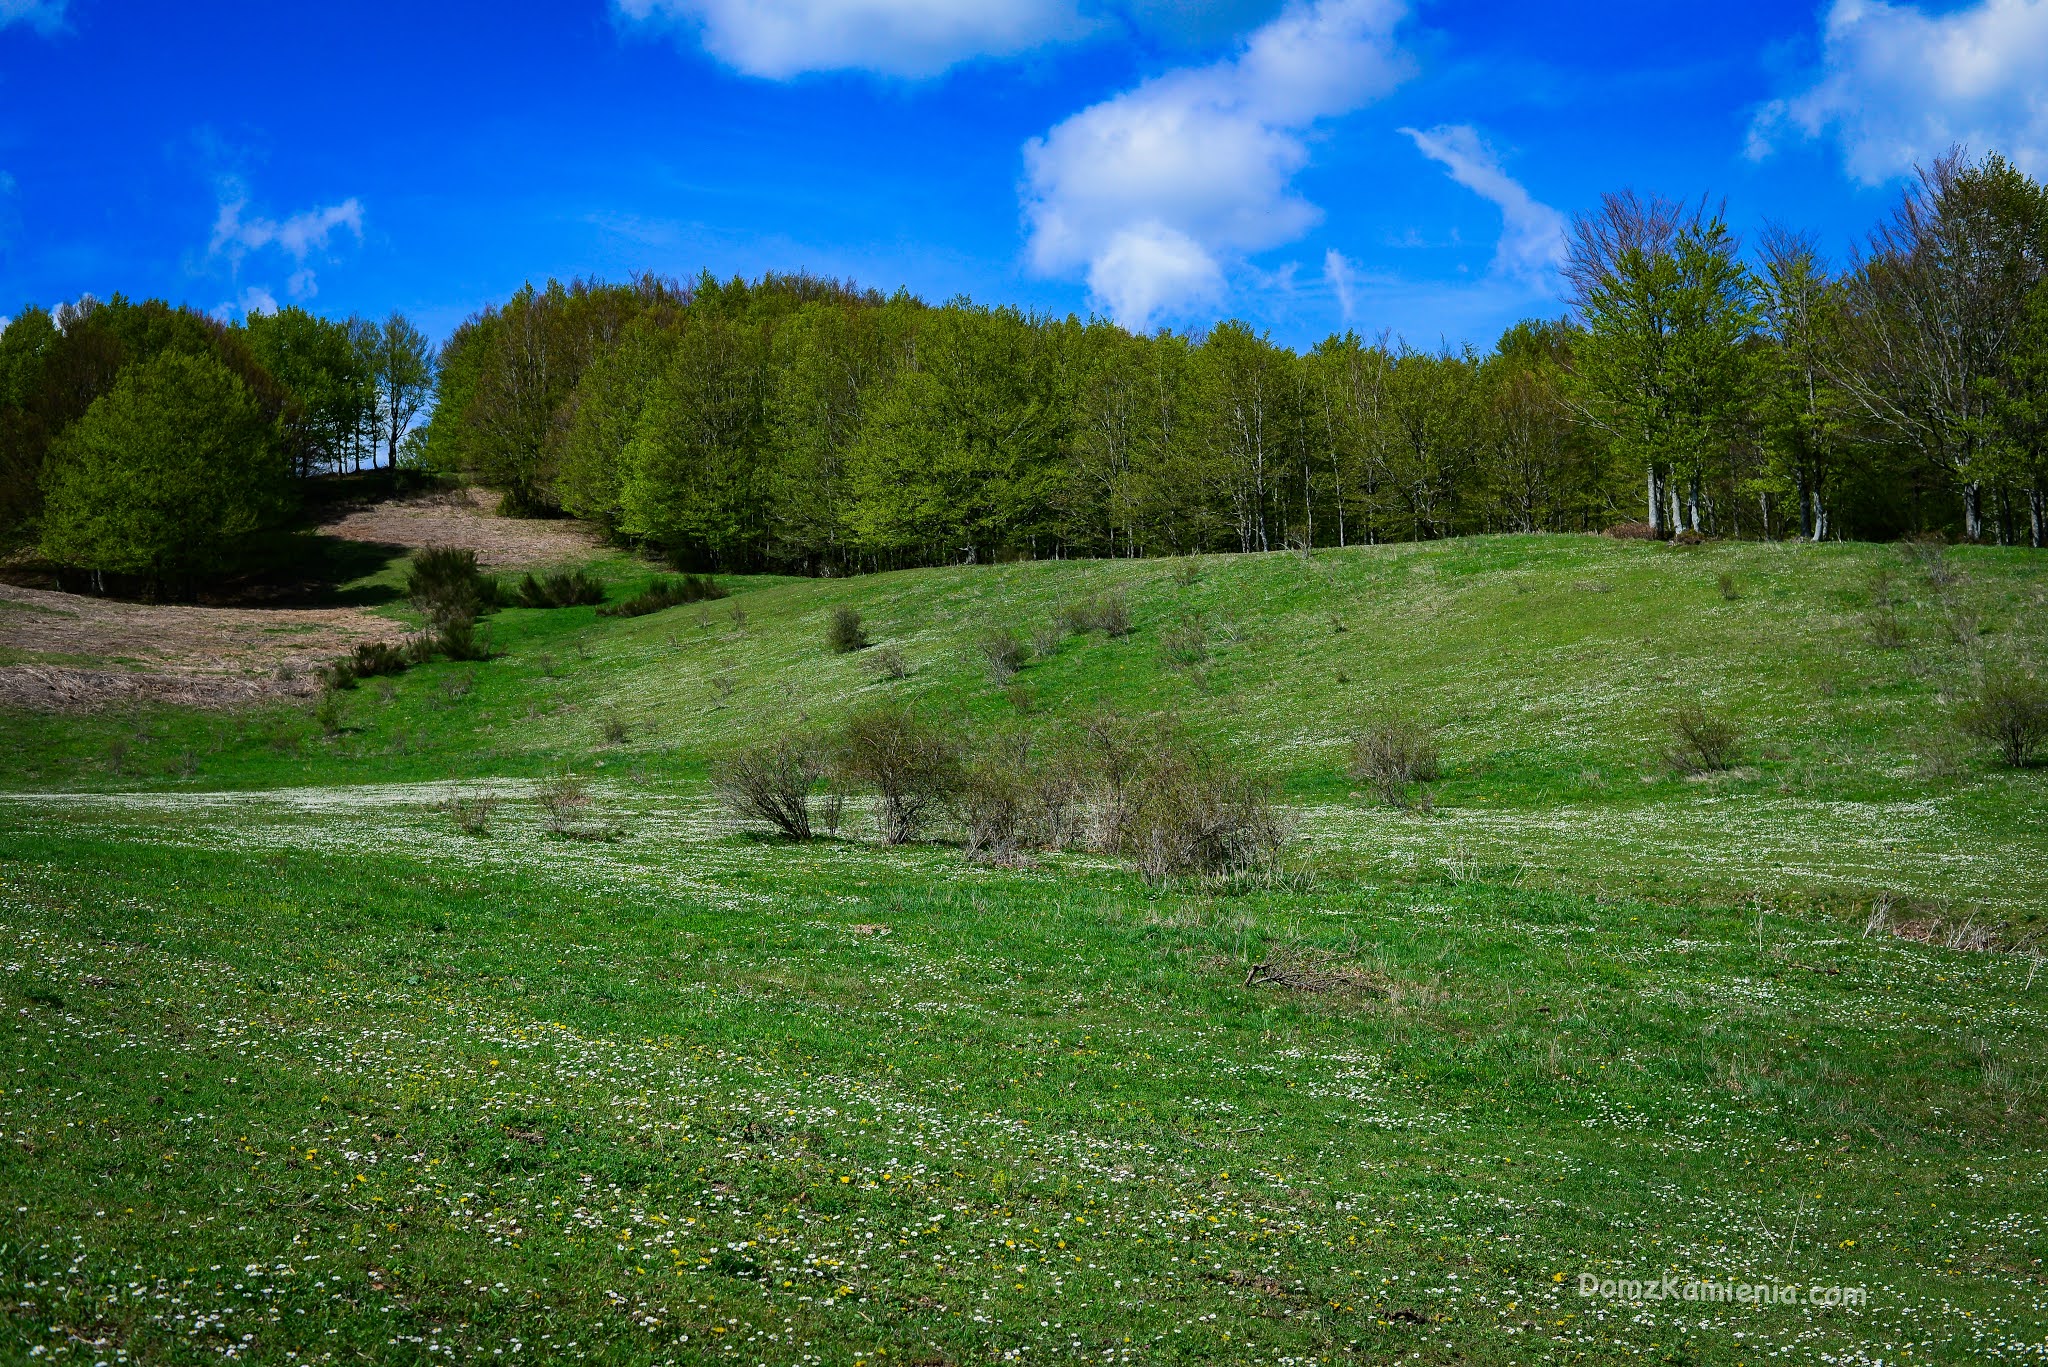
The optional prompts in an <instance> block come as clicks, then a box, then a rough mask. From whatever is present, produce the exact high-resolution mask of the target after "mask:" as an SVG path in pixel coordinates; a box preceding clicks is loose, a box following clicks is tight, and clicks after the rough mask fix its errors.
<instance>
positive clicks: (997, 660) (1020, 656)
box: [974, 627, 1031, 683]
mask: <svg viewBox="0 0 2048 1367" xmlns="http://www.w3.org/2000/svg"><path fill="white" fill-rule="evenodd" d="M974 644H975V649H976V650H977V651H978V652H979V653H980V655H981V658H982V662H983V663H985V664H986V665H987V666H988V674H989V677H990V678H991V679H994V680H995V681H996V682H997V683H1008V682H1009V681H1010V678H1011V676H1012V675H1014V674H1015V673H1016V672H1017V671H1018V670H1020V669H1022V668H1023V667H1024V664H1025V662H1026V661H1027V660H1029V659H1030V658H1031V650H1030V647H1028V646H1027V645H1025V644H1024V639H1023V638H1022V637H1021V636H1019V635H1018V634H1017V633H1016V632H1014V631H1012V630H1010V629H1009V628H1008V627H992V628H990V629H989V630H988V631H985V632H983V633H982V635H981V639H980V640H978V641H976V642H975V643H974Z"/></svg>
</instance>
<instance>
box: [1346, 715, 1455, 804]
mask: <svg viewBox="0 0 2048 1367" xmlns="http://www.w3.org/2000/svg"><path fill="white" fill-rule="evenodd" d="M1440 772H1441V766H1440V764H1439V761H1438V756H1437V747H1436V737H1435V736H1434V735H1432V734H1430V731H1429V729H1428V728H1427V727H1424V726H1422V725H1421V724H1420V723H1417V722H1414V721H1410V720H1408V719H1407V718H1404V717H1394V716H1387V717H1381V718H1378V719H1376V720H1374V721H1372V722H1370V723H1369V724H1368V725H1367V726H1366V728H1365V729H1364V730H1363V731H1361V732H1359V734H1358V736H1357V738H1356V739H1354V740H1353V741H1352V742H1351V777H1352V778H1353V779H1354V780H1356V781H1357V782H1360V783H1367V784H1370V785H1372V788H1373V791H1374V792H1375V793H1377V794H1378V796H1379V799H1380V801H1382V802H1384V803H1386V804H1387V805H1388V806H1389V807H1401V808H1407V807H1411V806H1413V805H1414V797H1413V795H1412V793H1411V792H1410V789H1411V788H1412V787H1413V785H1415V784H1417V783H1433V782H1435V781H1436V778H1437V775H1438V774H1439V773H1440Z"/></svg>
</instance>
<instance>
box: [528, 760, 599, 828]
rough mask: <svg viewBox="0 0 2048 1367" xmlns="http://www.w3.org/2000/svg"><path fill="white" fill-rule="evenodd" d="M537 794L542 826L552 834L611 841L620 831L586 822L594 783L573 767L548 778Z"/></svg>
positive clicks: (536, 798) (535, 792) (535, 797)
mask: <svg viewBox="0 0 2048 1367" xmlns="http://www.w3.org/2000/svg"><path fill="white" fill-rule="evenodd" d="M533 796H534V801H535V802H537V803H539V804H540V810H541V825H542V826H543V827H544V828H545V829H546V830H547V833H548V834H549V835H555V836H561V837H563V838H564V839H568V840H610V839H613V838H614V837H616V836H617V835H619V834H620V832H619V829H618V828H617V827H615V826H601V825H600V826H593V825H588V824H585V822H584V818H585V817H587V816H588V815H589V814H590V807H591V801H592V799H591V794H590V785H589V784H588V783H586V782H584V781H583V779H582V778H580V777H579V776H578V775H577V774H576V772H575V771H574V770H572V769H564V770H562V771H561V772H560V773H558V774H555V775H553V776H552V777H550V778H548V779H546V780H544V781H543V782H542V783H541V785H540V787H539V788H537V789H535V790H534V795H533Z"/></svg>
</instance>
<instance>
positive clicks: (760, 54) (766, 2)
mask: <svg viewBox="0 0 2048 1367" xmlns="http://www.w3.org/2000/svg"><path fill="white" fill-rule="evenodd" d="M0 2H4V0H0ZM617 4H618V11H619V14H620V15H621V16H622V17H624V18H625V19H627V20H628V21H630V22H633V23H642V24H663V25H671V24H672V25H680V26H682V27H684V28H686V29H689V30H693V31H695V32H696V33H697V34H699V36H700V41H701V42H702V43H703V45H704V49H705V50H706V51H707V52H709V53H710V54H711V55H712V56H714V57H716V58H718V60H720V61H721V62H724V63H725V64H726V65H727V66H730V67H732V68H733V69H734V70H737V71H742V72H745V73H746V74H747V75H749V76H765V77H767V78H769V79H771V80H787V79H789V78H790V77H792V76H799V75H802V74H804V73H805V72H812V71H848V70H864V71H872V72H876V73H878V74H881V75H885V76H905V77H919V76H935V75H937V74H938V73H939V72H941V71H944V70H945V69H946V68H948V67H950V66H953V65H956V64H957V63H960V62H964V61H967V60H969V59H971V58H975V57H1007V56H1013V55H1015V54H1017V53H1020V52H1027V51H1029V50H1031V49H1032V48H1035V47H1040V46H1042V45H1044V44H1046V43H1049V42H1054V41H1057V40H1059V39H1064V38H1074V37H1078V36H1079V35H1080V34H1082V33H1084V32H1086V31H1087V30H1088V29H1089V27H1091V25H1090V24H1089V23H1088V21H1086V20H1085V19H1083V18H1082V16H1081V13H1080V11H1079V10H1078V9H1077V8H1076V7H1075V4H1074V0H617Z"/></svg>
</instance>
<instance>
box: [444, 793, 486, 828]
mask: <svg viewBox="0 0 2048 1367" xmlns="http://www.w3.org/2000/svg"><path fill="white" fill-rule="evenodd" d="M497 809H498V799H496V798H495V797H492V796H490V795H489V794H479V795H477V796H475V797H451V798H449V799H448V800H447V801H446V802H444V803H442V804H441V810H443V811H445V812H447V813H448V815H449V816H450V817H451V818H452V819H453V820H454V822H455V828H456V829H457V830H459V831H461V832H462V833H463V834H464V835H474V836H486V835H489V834H490V833H491V817H492V815H493V814H494V813H495V812H496V811H497Z"/></svg>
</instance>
